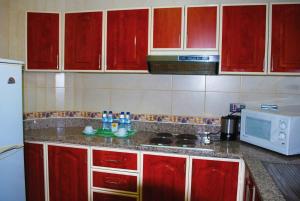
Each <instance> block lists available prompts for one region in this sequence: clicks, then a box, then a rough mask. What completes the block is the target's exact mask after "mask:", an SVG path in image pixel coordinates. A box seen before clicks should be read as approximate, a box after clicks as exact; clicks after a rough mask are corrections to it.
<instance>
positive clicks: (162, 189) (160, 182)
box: [142, 154, 186, 201]
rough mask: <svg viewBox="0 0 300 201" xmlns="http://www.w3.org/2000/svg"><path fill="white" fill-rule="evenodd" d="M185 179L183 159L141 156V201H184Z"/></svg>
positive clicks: (184, 162)
mask: <svg viewBox="0 0 300 201" xmlns="http://www.w3.org/2000/svg"><path fill="white" fill-rule="evenodd" d="M185 179H186V159H185V158H179V157H168V156H157V155H148V154H145V155H144V156H143V191H142V192H143V195H142V196H143V201H158V200H172V201H184V200H185V185H186V184H185V183H186V182H185Z"/></svg>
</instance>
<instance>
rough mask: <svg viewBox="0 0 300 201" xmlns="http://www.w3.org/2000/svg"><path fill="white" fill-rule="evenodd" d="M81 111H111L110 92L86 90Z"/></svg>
mask: <svg viewBox="0 0 300 201" xmlns="http://www.w3.org/2000/svg"><path fill="white" fill-rule="evenodd" d="M81 99H82V102H81V104H82V105H81V109H82V110H83V111H103V110H109V109H110V90H107V89H84V90H83V92H82V97H81Z"/></svg>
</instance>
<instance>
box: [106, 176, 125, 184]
mask: <svg viewBox="0 0 300 201" xmlns="http://www.w3.org/2000/svg"><path fill="white" fill-rule="evenodd" d="M104 183H106V184H110V185H118V184H121V180H120V179H118V178H109V177H105V178H104Z"/></svg>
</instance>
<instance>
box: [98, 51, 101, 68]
mask: <svg viewBox="0 0 300 201" xmlns="http://www.w3.org/2000/svg"><path fill="white" fill-rule="evenodd" d="M98 62H99V69H101V54H99V58H98Z"/></svg>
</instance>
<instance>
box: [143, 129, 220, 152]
mask: <svg viewBox="0 0 300 201" xmlns="http://www.w3.org/2000/svg"><path fill="white" fill-rule="evenodd" d="M207 136H209V138H210V140H209V141H207V139H206V140H204V138H205V137H207ZM218 140H219V135H218V136H216V135H213V136H211V135H210V134H209V133H207V132H206V133H205V135H201V134H197V135H196V134H172V133H155V134H153V135H152V136H151V138H150V139H149V142H148V143H146V144H143V146H157V147H167V148H179V147H180V148H192V149H197V148H200V149H206V150H208V151H213V149H211V145H212V144H213V142H215V141H218Z"/></svg>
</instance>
